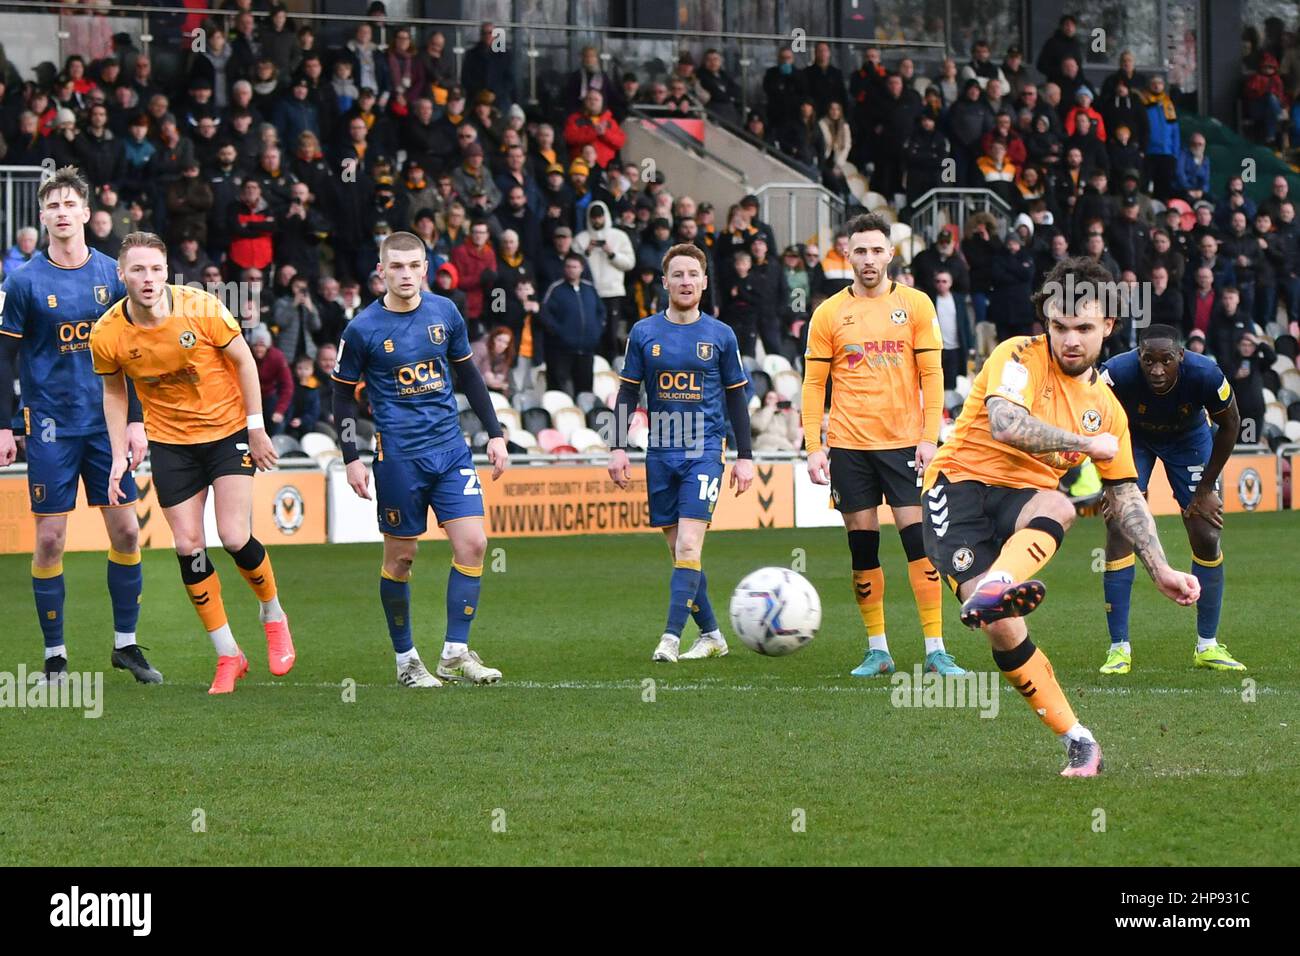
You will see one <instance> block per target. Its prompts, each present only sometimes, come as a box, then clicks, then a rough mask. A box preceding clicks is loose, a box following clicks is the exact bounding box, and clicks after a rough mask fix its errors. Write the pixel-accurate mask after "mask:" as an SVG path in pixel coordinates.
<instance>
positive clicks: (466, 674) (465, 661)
mask: <svg viewBox="0 0 1300 956" xmlns="http://www.w3.org/2000/svg"><path fill="white" fill-rule="evenodd" d="M438 676H439V677H441V678H442V679H443V680H452V681H459V682H460V683H462V684H495V683H496V682H497V681H499V680H500V679H501V672H500V671H499V670H497V669H496V668H495V667H488V666H487V665H486V664H484V663H483V661H482V660H481V659H480V658H479V656H478V654H476V653H475V652H474V651H466V652H465V653H464V654H461V655H460V656H459V657H450V658H448V657H444V658H442V659H441V660H439V661H438Z"/></svg>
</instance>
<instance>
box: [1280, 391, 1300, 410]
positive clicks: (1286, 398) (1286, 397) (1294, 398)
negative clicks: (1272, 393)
mask: <svg viewBox="0 0 1300 956" xmlns="http://www.w3.org/2000/svg"><path fill="white" fill-rule="evenodd" d="M1298 401H1300V395H1297V394H1296V393H1295V392H1293V391H1291V389H1289V388H1282V389H1278V393H1277V403H1278V404H1279V405H1281V406H1282V407H1283V408H1290V407H1291V404H1292V403H1293V402H1298Z"/></svg>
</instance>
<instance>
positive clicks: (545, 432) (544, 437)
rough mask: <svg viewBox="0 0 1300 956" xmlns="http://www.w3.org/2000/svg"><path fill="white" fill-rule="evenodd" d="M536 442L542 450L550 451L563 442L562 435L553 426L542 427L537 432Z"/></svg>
mask: <svg viewBox="0 0 1300 956" xmlns="http://www.w3.org/2000/svg"><path fill="white" fill-rule="evenodd" d="M537 444H538V446H539V447H540V448H541V449H542V451H544V452H548V453H549V452H551V451H552V450H553V449H555V447H556V446H557V445H563V444H564V436H563V435H561V434H560V433H559V432H557V431H556V430H555V429H554V428H543V429H542V430H541V431H539V432H538V433H537Z"/></svg>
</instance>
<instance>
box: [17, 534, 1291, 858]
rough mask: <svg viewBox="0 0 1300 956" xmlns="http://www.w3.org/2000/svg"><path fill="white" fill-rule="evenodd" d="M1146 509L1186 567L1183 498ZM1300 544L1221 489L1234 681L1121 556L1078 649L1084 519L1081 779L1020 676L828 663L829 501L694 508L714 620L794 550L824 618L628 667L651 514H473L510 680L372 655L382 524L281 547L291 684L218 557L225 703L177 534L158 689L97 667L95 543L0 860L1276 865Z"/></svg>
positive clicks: (650, 543) (1069, 552)
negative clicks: (962, 700)
mask: <svg viewBox="0 0 1300 956" xmlns="http://www.w3.org/2000/svg"><path fill="white" fill-rule="evenodd" d="M1160 528H1161V532H1162V536H1163V539H1164V541H1165V543H1166V546H1167V547H1168V550H1169V552H1170V555H1171V558H1173V559H1174V560H1175V562H1176V563H1177V564H1178V565H1180V566H1184V567H1185V566H1186V565H1187V561H1188V560H1189V552H1188V548H1187V544H1186V539H1185V536H1184V535H1183V533H1182V531H1181V526H1180V524H1179V522H1178V521H1177V519H1172V520H1171V519H1162V520H1161V522H1160ZM1297 540H1300V515H1297V514H1294V513H1284V514H1268V515H1262V514H1261V515H1232V516H1229V518H1228V523H1227V528H1226V532H1225V537H1224V542H1225V544H1224V548H1225V552H1226V554H1227V563H1226V568H1227V600H1226V606H1225V611H1224V618H1223V627H1222V630H1221V637H1222V639H1223V640H1224V642H1225V643H1227V644H1228V645H1229V647H1230V648H1231V649H1232V651H1233V652H1234V653H1235V654H1236V655H1237V656H1238V657H1240V658H1241V659H1243V660H1244V661H1245V662H1246V663H1247V664H1248V665H1249V667H1250V671H1249V675H1248V676H1249V677H1250V678H1252V679H1253V680H1254V681H1255V682H1256V687H1255V699H1254V701H1253V702H1246V701H1244V700H1243V686H1242V676H1241V675H1238V674H1220V673H1212V672H1209V671H1198V670H1193V668H1192V666H1191V655H1192V649H1193V640H1194V630H1193V626H1194V611H1193V610H1191V609H1180V608H1177V607H1175V606H1174V605H1173V604H1171V603H1169V602H1167V601H1165V600H1164V599H1163V598H1160V597H1159V596H1158V595H1157V594H1156V592H1155V590H1154V589H1153V587H1152V586H1151V584H1150V581H1149V580H1148V579H1147V578H1146V577H1145V576H1144V575H1143V574H1139V575H1138V584H1137V586H1136V588H1135V592H1134V610H1133V628H1132V629H1133V640H1134V668H1135V669H1134V673H1133V674H1132V675H1130V676H1129V677H1127V678H1110V679H1106V678H1102V677H1101V676H1100V675H1099V674H1097V672H1096V671H1097V667H1098V666H1099V665H1100V664H1101V662H1102V659H1103V657H1104V651H1105V647H1106V643H1107V641H1106V632H1105V624H1104V618H1103V614H1102V598H1101V577H1100V575H1099V574H1097V573H1095V572H1094V571H1093V570H1092V565H1093V561H1094V555H1093V549H1095V548H1098V547H1100V546H1101V544H1102V529H1101V525H1100V523H1099V522H1098V521H1097V520H1096V519H1087V520H1081V521H1080V522H1079V523H1078V524H1077V525H1076V526H1075V527H1074V529H1073V530H1072V531H1071V532H1070V534H1069V536H1068V538H1067V541H1066V546H1065V548H1064V549H1063V551H1062V553H1061V554H1059V555H1058V556H1057V557H1056V558H1055V559H1054V560H1053V562H1052V563H1051V565H1050V566H1049V567H1048V568H1047V570H1046V573H1045V575H1044V578H1045V580H1046V581H1047V584H1048V596H1047V601H1046V603H1045V604H1044V605H1043V607H1042V608H1041V609H1040V610H1039V611H1038V612H1036V613H1035V614H1034V615H1033V616H1032V617H1031V618H1030V630H1031V634H1032V635H1033V637H1034V639H1035V640H1036V641H1037V642H1038V643H1039V645H1040V646H1041V647H1043V648H1044V649H1045V651H1046V652H1047V653H1048V655H1049V656H1050V657H1051V659H1052V662H1053V664H1054V666H1055V668H1056V672H1057V674H1058V676H1059V677H1060V678H1061V681H1062V684H1063V686H1064V687H1065V689H1066V692H1067V693H1068V694H1069V696H1070V699H1071V701H1072V703H1073V704H1074V706H1075V709H1076V711H1077V712H1078V713H1079V715H1080V718H1081V719H1082V720H1083V721H1084V722H1085V723H1086V724H1088V725H1089V726H1090V727H1091V728H1093V730H1094V731H1095V732H1096V734H1097V735H1098V739H1099V740H1100V741H1101V742H1102V745H1103V748H1104V750H1105V757H1106V772H1105V773H1104V774H1103V775H1102V777H1100V778H1099V779H1095V780H1063V779H1061V778H1059V777H1058V776H1057V773H1058V771H1059V770H1060V769H1061V766H1062V763H1063V750H1062V748H1061V746H1060V745H1059V744H1058V743H1057V742H1056V740H1055V739H1054V738H1053V737H1052V735H1051V734H1050V733H1049V732H1048V731H1047V730H1046V728H1044V727H1043V726H1042V725H1040V724H1039V722H1038V720H1037V719H1036V718H1035V717H1034V716H1033V715H1032V714H1031V713H1030V712H1029V710H1028V708H1027V707H1026V706H1025V705H1024V703H1023V702H1022V701H1021V700H1020V698H1019V697H1018V696H1017V695H1016V694H1015V693H1014V691H1012V690H1011V689H1010V688H1005V689H1004V690H1002V691H1001V697H1000V698H999V701H1000V709H999V713H998V716H997V717H996V718H995V719H984V718H981V717H980V716H979V714H978V712H977V711H976V710H973V709H960V710H959V709H903V708H895V707H893V706H891V703H890V688H889V686H888V684H887V683H884V682H878V681H862V680H856V679H854V678H851V677H849V676H848V671H849V670H850V669H851V668H852V667H853V666H855V665H856V664H857V663H858V661H859V660H860V658H861V653H862V647H863V643H864V641H863V637H862V626H861V622H860V620H859V618H858V613H857V610H856V608H855V606H854V604H853V601H852V598H851V589H850V585H849V583H848V580H847V578H848V566H849V564H848V551H847V548H846V546H845V543H844V536H843V532H841V531H838V530H829V529H827V530H781V531H775V530H769V531H753V532H730V533H715V534H713V535H711V536H710V537H709V539H708V541H707V543H706V546H705V550H704V561H705V568H706V570H707V572H708V574H709V578H710V582H711V594H712V597H713V600H714V603H715V605H717V606H718V608H719V611H720V617H721V618H722V619H723V621H724V631H726V632H727V633H728V635H729V638H730V633H729V627H727V625H726V624H725V620H726V606H727V601H728V598H729V595H730V591H731V588H732V587H733V586H734V585H735V583H736V582H737V581H738V580H739V579H740V577H741V576H742V575H743V574H744V573H746V572H747V571H750V570H752V569H754V568H756V567H759V566H762V565H786V566H789V565H790V563H791V561H792V554H793V552H794V550H795V549H800V548H801V549H804V552H805V553H806V558H805V560H806V574H807V576H808V577H809V578H810V579H811V580H812V582H813V583H814V584H815V585H816V587H817V588H818V590H819V591H820V593H821V595H822V601H823V604H824V608H825V615H824V620H823V625H822V631H821V633H820V635H819V636H818V638H817V639H816V640H815V641H814V642H813V643H812V645H810V646H809V647H808V648H806V649H805V650H803V651H802V652H800V653H799V654H796V655H794V656H792V657H788V658H783V659H767V658H763V657H760V656H759V655H756V654H753V653H751V652H749V651H748V650H746V649H745V648H744V647H743V646H742V645H740V644H739V642H738V641H736V640H734V639H732V648H733V650H732V653H731V655H730V656H729V657H727V658H725V659H723V660H720V661H718V660H715V661H702V662H686V663H680V664H677V665H675V666H674V665H663V664H656V665H652V664H651V662H650V652H651V651H652V650H653V649H654V646H655V643H656V641H657V639H658V636H659V631H660V627H661V625H662V623H663V615H664V605H665V600H666V587H667V584H666V577H667V571H668V566H669V565H668V556H667V553H666V549H665V548H664V545H663V543H662V541H661V540H660V539H659V538H658V537H657V536H651V535H641V536H635V535H633V536H620V537H586V538H567V539H547V540H498V541H494V542H491V543H490V545H489V551H490V553H489V557H488V565H489V570H488V571H487V573H486V574H485V577H484V590H483V599H482V603H481V607H480V610H479V614H478V619H477V621H476V623H475V627H474V646H476V647H477V648H478V649H479V651H480V652H481V653H482V655H483V657H484V659H485V660H486V661H488V662H489V663H490V664H493V665H496V666H499V667H501V668H502V669H503V670H504V672H505V680H504V681H503V683H502V684H500V685H498V686H495V687H448V688H445V689H442V690H438V691H427V692H421V691H411V690H407V689H404V688H400V687H398V686H396V684H395V682H394V666H393V657H392V652H391V648H390V646H389V643H388V638H387V634H386V631H385V627H384V622H383V615H382V612H381V610H380V607H379V602H378V594H377V592H378V587H377V574H378V567H379V552H380V549H379V546H378V545H350V546H342V545H330V546H321V547H289V548H280V549H278V550H275V551H274V553H273V559H274V562H275V567H276V573H277V577H278V579H279V582H280V591H281V597H282V600H283V603H284V606H285V607H286V609H287V610H288V612H289V614H290V618H291V621H292V624H293V630H294V635H295V638H296V642H297V647H298V663H297V667H296V668H295V669H294V671H293V672H292V673H291V674H290V675H288V677H286V678H283V679H275V678H272V677H271V676H270V675H269V673H268V672H267V669H266V655H265V650H264V649H265V644H264V642H263V639H262V635H261V630H260V628H259V627H258V625H257V620H256V613H255V608H256V604H255V602H254V599H253V597H252V595H251V594H250V593H249V591H248V589H247V588H246V586H245V585H244V584H243V582H242V581H241V580H240V578H239V577H238V576H237V574H236V573H235V570H234V567H233V564H232V563H231V562H230V561H229V559H228V558H227V557H226V556H225V555H219V557H218V559H217V560H218V569H219V571H220V573H221V575H222V579H223V582H224V592H225V599H226V605H227V608H228V610H229V611H230V614H231V621H232V625H233V627H234V630H235V634H236V637H237V638H238V639H239V640H240V642H241V645H242V646H243V648H244V649H245V651H246V652H247V653H248V656H249V658H250V660H251V661H252V665H253V667H252V671H251V672H250V674H249V677H248V678H247V679H246V680H245V681H243V682H242V683H241V684H240V685H239V689H238V690H237V692H236V693H235V694H234V695H233V697H230V698H225V699H212V698H209V697H208V696H207V694H206V693H205V691H206V689H207V685H208V683H209V682H210V680H211V677H212V671H213V665H214V658H213V652H212V648H211V645H210V643H209V641H208V640H207V638H206V636H204V635H203V633H202V631H201V630H200V629H199V625H198V620H197V618H196V616H195V615H194V613H193V611H192V610H191V608H190V607H189V604H188V601H187V600H186V598H185V595H184V593H183V591H182V589H181V586H180V582H179V574H178V572H177V568H176V563H175V559H174V558H173V557H172V556H171V554H170V553H167V552H151V553H148V554H147V555H146V558H145V598H144V610H143V615H142V619H141V623H140V640H141V643H142V644H144V645H147V646H148V647H149V648H150V654H149V656H150V658H151V660H152V661H153V662H154V664H155V665H156V666H158V667H159V668H160V669H161V670H162V671H163V672H164V674H165V675H166V678H167V683H166V684H165V685H164V686H162V687H142V686H137V685H136V684H135V683H134V682H133V681H131V679H130V678H129V677H128V676H127V675H125V674H124V673H123V672H119V671H112V670H110V669H108V666H107V665H108V657H109V646H110V632H111V617H110V615H109V606H108V597H107V592H106V589H105V586H104V559H103V556H102V555H97V554H77V555H70V556H69V557H68V559H67V561H66V568H67V581H68V592H69V595H70V598H69V601H68V605H67V624H68V635H67V639H68V645H69V650H70V667H71V669H72V670H74V671H77V670H91V669H101V670H106V671H107V673H106V674H105V703H104V712H103V716H102V718H100V719H98V720H89V719H85V718H84V717H83V716H82V714H81V712H79V711H71V710H48V709H47V710H30V709H22V710H20V709H3V710H0V740H3V746H0V863H3V864H6V865H16V864H28V863H33V862H39V863H42V864H50V863H57V864H80V865H88V864H89V865H97V864H114V865H129V864H216V865H221V864H259V863H267V864H325V865H329V864H335V865H338V864H615V865H618V864H819V863H834V864H897V865H911V864H1023V863H1032V864H1060V865H1091V864H1098V865H1116V864H1148V865H1169V864H1185V865H1212V864H1243V865H1254V864H1291V865H1294V864H1296V863H1300V823H1298V822H1297V818H1296V816H1295V814H1294V813H1292V812H1290V811H1289V808H1290V807H1291V805H1292V803H1293V801H1294V797H1295V794H1296V793H1297V792H1300V740H1298V739H1297V732H1298V731H1300V707H1298V706H1297V705H1298V704H1300V665H1298V664H1297V656H1296V653H1295V647H1294V644H1295V639H1296V637H1297V636H1298V635H1300V627H1298V626H1297V623H1296V622H1297V620H1298V619H1300V616H1298V615H1297V590H1296V587H1295V582H1296V572H1295V560H1296V557H1295V556H1296V542H1297ZM496 548H501V549H503V551H501V552H493V550H492V549H496ZM882 551H883V552H884V555H883V557H884V563H885V572H886V580H887V582H888V584H887V598H886V601H887V624H888V628H889V633H890V645H891V650H892V651H893V654H894V656H895V659H896V660H897V662H898V665H899V668H900V670H904V669H905V670H908V671H910V670H911V668H912V666H913V665H914V664H915V663H917V662H918V661H919V660H920V658H921V657H922V647H921V638H920V633H919V629H918V625H917V620H916V614H915V610H914V607H913V604H912V596H911V591H910V588H909V587H908V585H907V573H906V568H905V565H904V561H903V556H902V549H901V547H900V545H899V543H898V540H897V538H896V536H894V535H893V534H892V532H889V531H887V532H886V534H885V535H884V538H883V543H882ZM494 555H495V557H496V559H497V561H498V566H499V565H500V558H501V557H504V561H505V567H504V570H503V571H496V572H493V571H492V570H491V565H492V563H493V559H494ZM28 560H29V559H28V558H27V557H24V556H21V555H15V556H7V557H3V558H0V582H3V583H2V584H0V595H3V601H2V602H0V607H3V608H4V627H3V629H0V670H4V671H11V672H12V671H15V670H16V669H17V667H18V665H19V664H20V663H24V664H26V665H27V666H28V667H37V666H39V661H40V637H39V633H38V631H37V627H36V621H35V620H34V612H33V610H32V603H31V596H30V591H29V588H28V581H29V578H28ZM447 562H448V558H447V553H446V550H445V545H433V544H428V545H425V547H424V548H423V551H422V554H421V556H420V558H419V560H418V561H417V564H416V571H415V577H414V582H413V585H414V608H413V617H414V621H415V625H416V634H417V639H416V640H417V646H418V647H420V649H421V651H422V652H423V655H424V657H425V659H426V660H430V661H431V660H432V659H433V658H434V657H435V656H436V655H437V652H438V648H439V646H440V643H441V638H442V622H443V590H444V585H445V578H446V568H447ZM944 611H945V623H944V630H945V635H946V637H947V642H948V647H949V649H950V650H951V651H952V652H953V653H954V654H955V655H956V657H957V660H958V662H959V663H962V664H964V665H966V666H968V667H972V668H977V669H980V670H985V671H991V670H992V669H993V664H992V660H991V658H990V655H989V651H988V648H987V645H986V641H985V640H984V638H983V637H982V636H981V635H979V634H974V633H972V632H968V631H966V630H965V629H963V628H962V627H961V626H960V624H958V623H957V620H956V604H955V602H954V601H951V600H949V601H948V603H947V604H945V608H944ZM694 633H695V629H694V625H689V626H688V630H687V634H686V641H687V642H689V640H690V639H692V638H693V637H694ZM349 679H350V680H351V681H355V685H356V687H355V701H354V702H348V701H345V700H344V696H345V694H344V690H343V685H344V682H345V680H349ZM646 679H653V680H654V681H655V682H656V685H655V688H654V691H655V692H654V700H653V702H647V701H645V700H644V699H643V698H644V697H645V696H647V694H646V685H645V684H644V683H643V682H644V681H645V680H646ZM200 810H201V811H202V813H201V815H200V814H197V813H196V811H200ZM198 820H201V821H202V822H203V823H204V824H205V826H203V827H200V826H198V824H197V823H196V821H198ZM801 821H802V824H803V825H802V826H800V822H801ZM1103 827H1104V828H1103ZM196 829H197V830H198V831H199V832H196Z"/></svg>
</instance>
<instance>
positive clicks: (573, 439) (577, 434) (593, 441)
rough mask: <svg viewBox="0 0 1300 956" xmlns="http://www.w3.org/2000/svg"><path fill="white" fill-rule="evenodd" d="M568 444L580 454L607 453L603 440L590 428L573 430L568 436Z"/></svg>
mask: <svg viewBox="0 0 1300 956" xmlns="http://www.w3.org/2000/svg"><path fill="white" fill-rule="evenodd" d="M569 444H570V445H572V446H573V447H574V448H576V449H578V451H581V452H596V451H608V450H609V446H608V445H606V444H605V442H604V439H602V438H601V437H600V435H598V434H597V433H596V432H594V431H592V430H591V429H590V428H578V429H575V430H574V432H573V434H572V435H570V436H569Z"/></svg>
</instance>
